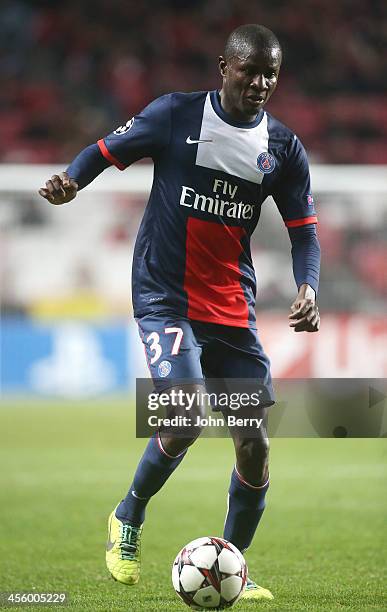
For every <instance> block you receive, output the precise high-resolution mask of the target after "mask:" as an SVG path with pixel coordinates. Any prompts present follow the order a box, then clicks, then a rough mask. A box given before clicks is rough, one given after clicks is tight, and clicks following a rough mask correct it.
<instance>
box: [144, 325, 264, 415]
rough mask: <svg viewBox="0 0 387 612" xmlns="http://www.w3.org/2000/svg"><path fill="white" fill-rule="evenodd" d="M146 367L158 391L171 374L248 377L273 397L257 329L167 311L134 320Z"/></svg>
mask: <svg viewBox="0 0 387 612" xmlns="http://www.w3.org/2000/svg"><path fill="white" fill-rule="evenodd" d="M137 323H138V327H139V332H140V336H141V339H142V342H143V344H144V347H145V354H146V358H147V362H148V367H149V370H150V373H151V376H152V379H153V382H154V385H155V388H156V390H157V391H158V392H161V391H163V390H165V389H168V388H169V387H171V386H173V385H174V380H176V379H178V380H181V379H184V380H185V379H188V380H192V379H194V380H195V382H197V381H200V380H204V379H227V378H238V379H250V380H251V379H252V380H255V381H257V382H258V383H259V384H261V385H263V386H264V387H265V389H266V390H267V395H266V397H267V399H268V401H267V403H266V405H271V404H273V403H274V392H273V388H272V381H271V375H270V361H269V358H268V357H267V355H266V354H265V352H264V350H263V347H262V344H261V343H260V341H259V338H258V333H257V330H256V329H250V328H244V327H232V326H227V325H218V324H216V323H204V322H201V321H193V320H189V319H184V318H179V317H178V316H174V315H171V314H166V313H157V314H152V315H147V316H145V317H142V318H141V319H138V320H137Z"/></svg>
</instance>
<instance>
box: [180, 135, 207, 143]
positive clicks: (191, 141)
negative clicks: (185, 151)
mask: <svg viewBox="0 0 387 612" xmlns="http://www.w3.org/2000/svg"><path fill="white" fill-rule="evenodd" d="M199 142H213V141H212V140H192V138H191V136H188V138H187V140H186V143H187V144H198V143H199Z"/></svg>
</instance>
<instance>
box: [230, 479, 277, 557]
mask: <svg viewBox="0 0 387 612" xmlns="http://www.w3.org/2000/svg"><path fill="white" fill-rule="evenodd" d="M268 488H269V481H267V482H266V483H265V484H264V485H262V486H261V487H254V486H252V485H249V484H248V483H247V482H245V481H244V480H243V478H242V477H241V476H240V475H239V474H238V472H237V471H236V469H235V468H234V469H233V472H232V475H231V482H230V488H229V490H228V492H229V497H228V512H227V516H226V522H225V525H224V535H223V537H224V538H225V540H229V541H230V542H232V544H234V545H235V546H236V547H237V548H239V550H240V551H241V552H243V551H245V550H246V548H248V547H249V546H250V544H251V541H252V539H253V537H254V534H255V531H256V529H257V527H258V523H259V521H260V519H261V516H262V514H263V511H264V509H265V495H266V492H267V490H268Z"/></svg>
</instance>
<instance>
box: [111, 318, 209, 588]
mask: <svg viewBox="0 0 387 612" xmlns="http://www.w3.org/2000/svg"><path fill="white" fill-rule="evenodd" d="M139 328H140V335H141V337H142V339H143V342H144V346H145V351H146V355H147V360H148V365H149V368H150V372H151V375H152V378H153V381H154V383H155V386H156V389H157V390H158V391H165V392H171V391H173V390H174V389H175V387H173V379H174V378H177V379H189V380H192V379H196V380H197V379H202V371H201V367H200V353H201V349H200V346H199V345H198V344H197V342H196V340H195V336H194V334H193V332H192V329H191V327H190V325H189V322H188V321H184V320H183V321H176V320H171V319H169V318H165V316H163V317H157V316H154V317H145V318H144V319H142V320H140V321H139ZM198 388H199V385H190V386H186V387H184V390H185V392H186V393H188V392H191V393H196V391H197V389H198ZM175 390H178V389H175ZM179 409H180V410H183V411H184V406H179V407H176V410H179ZM195 410H200V407H193V411H195ZM191 413H192V412H191ZM199 434H200V429H198V428H196V429H195V428H188V429H187V431H181V430H180V431H178V432H176V435H174V434H173V433H172V432H167V431H165V430H163V431H162V432H157V433H156V434H155V435H154V436H152V438H151V439H150V440H149V442H148V444H147V446H146V448H145V451H144V453H143V455H142V457H141V459H140V462H139V464H138V466H137V469H136V472H135V475H134V478H133V482H132V484H131V486H130V488H129V491H128V493H127V495H126V496H125V498H124V499H123V500H122V501H121V502H120V503H119V504H118V506H117V508H116V509H115V511H113V512H112V514H111V516H110V519H109V538H108V546H107V552H106V562H107V566H108V569H109V571H110V572H111V574H112V575H113V577H114V578H115V579H116V580H119V581H120V582H123V583H125V584H135V583H136V582H137V581H138V579H139V573H140V537H141V530H142V523H143V522H144V519H145V509H146V506H147V504H148V502H149V500H150V499H151V498H152V497H153V496H154V495H155V494H156V493H157V492H158V491H159V490H160V489H161V488H162V486H163V485H164V484H165V482H166V481H167V480H168V478H169V477H170V476H171V474H172V473H173V472H174V471H175V469H176V468H177V467H178V465H180V463H181V461H182V460H183V458H184V456H185V454H186V449H187V448H188V446H189V445H190V444H192V443H193V442H194V441H195V439H196V438H197V436H198V435H199ZM113 542H114V544H113Z"/></svg>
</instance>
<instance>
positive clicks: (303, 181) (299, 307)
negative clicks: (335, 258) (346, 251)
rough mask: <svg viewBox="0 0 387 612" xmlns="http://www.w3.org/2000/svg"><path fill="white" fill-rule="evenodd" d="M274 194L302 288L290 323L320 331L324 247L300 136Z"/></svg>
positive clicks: (291, 144)
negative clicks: (320, 239)
mask: <svg viewBox="0 0 387 612" xmlns="http://www.w3.org/2000/svg"><path fill="white" fill-rule="evenodd" d="M273 197H274V200H275V202H276V204H277V207H278V209H279V211H280V213H281V215H282V218H283V220H284V222H285V225H286V227H287V228H288V232H289V237H290V241H291V244H292V251H291V253H292V261H293V274H294V279H295V281H296V285H297V289H298V293H297V297H296V299H295V300H294V301H293V303H292V304H291V306H290V315H289V325H290V327H292V328H293V329H294V331H296V332H301V331H306V332H316V331H318V330H319V328H320V314H319V311H318V306H317V301H316V297H317V292H318V284H319V275H320V260H321V249H320V244H319V241H318V237H317V231H316V224H317V216H316V211H315V208H314V201H313V197H312V194H311V188H310V175H309V165H308V160H307V157H306V153H305V149H304V147H303V146H302V144H301V143H300V141H299V140H298V138H297V137H296V136H293V137H292V138H291V140H290V141H289V143H288V146H287V149H286V159H285V162H284V165H283V171H282V173H281V176H280V177H279V180H278V183H277V187H276V189H275V191H274V192H273Z"/></svg>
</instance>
